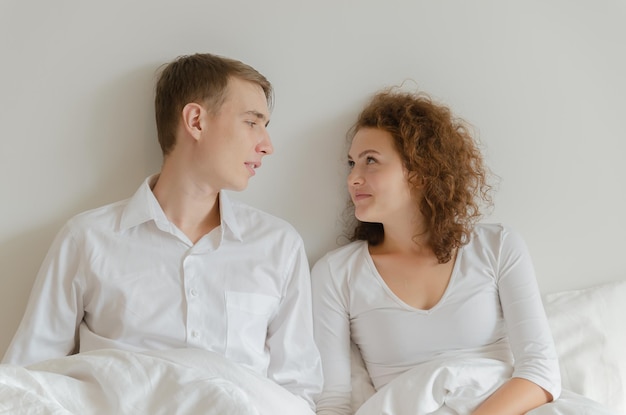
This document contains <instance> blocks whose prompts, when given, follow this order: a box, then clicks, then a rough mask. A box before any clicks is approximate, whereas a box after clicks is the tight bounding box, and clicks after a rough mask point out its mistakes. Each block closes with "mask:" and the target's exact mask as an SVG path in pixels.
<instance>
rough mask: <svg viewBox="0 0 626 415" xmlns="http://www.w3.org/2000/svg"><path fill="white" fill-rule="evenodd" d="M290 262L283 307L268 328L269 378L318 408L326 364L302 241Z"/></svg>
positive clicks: (282, 302)
mask: <svg viewBox="0 0 626 415" xmlns="http://www.w3.org/2000/svg"><path fill="white" fill-rule="evenodd" d="M287 265H288V266H287V268H286V269H287V275H286V277H285V278H286V286H285V291H284V294H283V298H282V301H281V305H280V310H279V312H278V315H277V316H276V317H275V318H274V319H273V320H272V322H271V323H270V326H269V329H268V338H267V346H268V348H269V352H270V365H269V369H268V377H269V378H270V379H272V380H274V381H275V382H276V383H278V384H279V385H281V386H283V387H284V388H286V389H287V390H289V391H291V392H292V393H293V394H295V395H297V396H301V397H302V398H303V399H305V400H306V401H307V402H308V403H309V405H310V406H311V408H313V409H314V408H315V404H314V398H315V397H316V396H317V395H318V394H319V393H320V392H321V390H322V367H321V361H320V355H319V351H318V350H317V347H316V345H315V340H314V338H313V316H312V306H311V303H312V300H311V279H310V271H309V265H308V261H307V258H306V254H305V252H304V247H303V245H302V242H301V241H300V243H299V245H298V246H296V247H295V249H294V251H293V253H292V255H291V257H290V260H289V263H288V264H287Z"/></svg>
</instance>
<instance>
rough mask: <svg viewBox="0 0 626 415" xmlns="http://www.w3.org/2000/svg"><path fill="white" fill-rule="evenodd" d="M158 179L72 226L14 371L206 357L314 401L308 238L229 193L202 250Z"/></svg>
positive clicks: (38, 289) (37, 296) (15, 352)
mask: <svg viewBox="0 0 626 415" xmlns="http://www.w3.org/2000/svg"><path fill="white" fill-rule="evenodd" d="M155 180H156V176H152V177H150V178H148V179H146V181H145V182H144V183H143V185H142V186H141V187H140V188H139V189H138V190H137V192H136V193H135V195H134V196H133V197H132V198H130V199H127V200H124V201H121V202H118V203H114V204H111V205H108V206H104V207H101V208H98V209H95V210H92V211H89V212H85V213H83V214H80V215H77V216H76V217H74V218H72V219H71V220H70V221H68V223H67V224H66V225H65V226H64V227H63V229H62V230H61V231H60V232H59V234H58V235H57V237H56V239H55V241H54V242H53V244H52V246H51V248H50V250H49V253H48V255H47V256H46V258H45V260H44V262H43V264H42V267H41V270H40V272H39V275H38V277H37V280H36V282H35V285H34V287H33V291H32V294H31V297H30V300H29V303H28V306H27V309H26V313H25V315H24V318H23V320H22V323H21V325H20V327H19V329H18V332H17V334H16V336H15V338H14V339H13V342H12V343H11V345H10V347H9V349H8V351H7V353H6V355H5V357H4V360H3V362H8V363H15V364H19V365H28V364H31V363H35V362H38V361H42V360H46V359H51V358H55V357H60V356H65V355H69V354H71V353H72V352H73V351H75V349H76V347H79V350H80V351H90V350H97V349H102V348H114V349H125V350H135V351H141V350H163V349H172V348H186V347H192V348H200V349H205V350H210V351H214V352H216V353H219V354H221V355H224V356H226V357H227V358H229V359H231V360H233V361H235V362H238V363H241V364H243V365H245V366H246V367H248V368H250V369H252V370H254V371H255V372H257V373H260V374H262V375H267V376H268V377H269V378H270V379H272V380H274V381H275V382H277V383H278V384H280V385H283V386H285V387H286V388H288V389H289V390H290V391H292V392H293V393H294V394H296V395H300V396H303V397H304V398H305V399H307V400H308V401H309V402H310V403H311V404H312V401H313V396H314V395H315V394H316V393H318V392H319V390H320V389H321V383H322V378H321V367H320V361H319V353H318V351H317V349H316V347H315V344H314V340H313V326H312V316H311V298H310V278H309V275H310V274H309V266H308V262H307V258H306V255H305V251H304V246H303V242H302V239H301V238H300V236H299V235H298V234H297V232H296V231H295V230H294V229H293V227H291V226H290V225H289V224H287V223H286V222H284V221H282V220H280V219H278V218H276V217H273V216H271V215H269V214H266V213H264V212H261V211H259V210H257V209H254V208H252V207H249V206H246V205H244V204H241V203H235V202H231V201H230V200H229V198H228V197H227V195H226V193H224V192H222V193H220V196H219V202H220V213H221V226H219V227H218V228H216V229H214V230H213V231H212V232H210V233H209V234H207V235H205V236H204V237H203V238H202V239H200V240H199V241H198V242H197V243H196V244H192V243H191V241H190V240H189V239H188V238H187V237H186V236H185V235H184V234H183V233H182V232H181V231H180V230H179V229H178V228H176V226H175V225H173V224H172V223H171V222H169V221H168V220H167V218H166V216H165V214H164V212H163V211H162V209H161V207H160V205H159V203H158V201H157V200H156V198H155V197H154V195H153V193H152V191H151V185H153V183H154V182H155ZM77 333H79V344H77V341H76V337H77Z"/></svg>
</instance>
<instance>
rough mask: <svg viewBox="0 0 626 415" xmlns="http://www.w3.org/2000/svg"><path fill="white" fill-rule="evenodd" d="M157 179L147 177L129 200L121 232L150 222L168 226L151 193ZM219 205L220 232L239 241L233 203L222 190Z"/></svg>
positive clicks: (238, 226) (168, 222) (157, 175)
mask: <svg viewBox="0 0 626 415" xmlns="http://www.w3.org/2000/svg"><path fill="white" fill-rule="evenodd" d="M158 178H159V174H154V175H152V176H150V177H148V178H147V179H146V180H144V182H143V184H142V185H141V186H140V187H139V189H137V191H136V192H135V194H134V195H133V196H132V197H131V198H130V199H129V201H128V204H127V205H126V207H125V208H124V212H123V213H122V217H121V219H120V231H121V232H123V231H125V230H127V229H129V228H132V227H134V226H137V225H141V224H142V223H145V222H148V221H150V220H153V221H154V222H156V223H157V225H159V224H161V225H165V226H169V224H170V221H169V220H168V219H167V217H166V216H165V212H163V209H161V205H160V204H159V201H158V200H157V199H156V197H155V196H154V193H152V187H154V185H155V184H156V181H157V180H158ZM219 204H220V217H221V225H222V232H224V231H225V230H228V231H230V233H231V235H232V236H233V237H234V238H235V239H236V240H238V241H241V240H242V239H241V227H240V225H239V222H238V221H237V217H236V215H235V212H234V210H233V202H231V200H230V198H229V197H228V195H227V194H226V192H225V191H224V190H222V191H220V194H219Z"/></svg>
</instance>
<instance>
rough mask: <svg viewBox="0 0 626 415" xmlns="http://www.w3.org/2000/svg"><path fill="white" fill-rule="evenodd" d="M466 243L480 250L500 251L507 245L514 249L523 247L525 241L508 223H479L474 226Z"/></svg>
mask: <svg viewBox="0 0 626 415" xmlns="http://www.w3.org/2000/svg"><path fill="white" fill-rule="evenodd" d="M468 245H469V246H474V247H477V248H479V249H480V250H485V249H491V250H494V251H501V250H502V249H503V248H504V249H506V248H507V247H508V248H512V249H514V250H515V249H517V248H521V247H525V242H524V239H523V237H522V235H521V234H520V233H519V232H518V231H517V230H515V229H514V228H513V227H511V226H509V225H506V224H503V223H479V224H477V225H476V226H475V227H474V229H473V231H472V235H471V237H470V240H469V243H468Z"/></svg>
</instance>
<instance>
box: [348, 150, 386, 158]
mask: <svg viewBox="0 0 626 415" xmlns="http://www.w3.org/2000/svg"><path fill="white" fill-rule="evenodd" d="M368 154H378V155H380V153H379V152H378V151H376V150H374V149H367V150H363V151H361V152H360V153H359V155H358V156H357V158H359V159H360V158H363V157H365V156H367V155H368ZM348 159H350V160H352V156H351V155H350V154H348Z"/></svg>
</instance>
